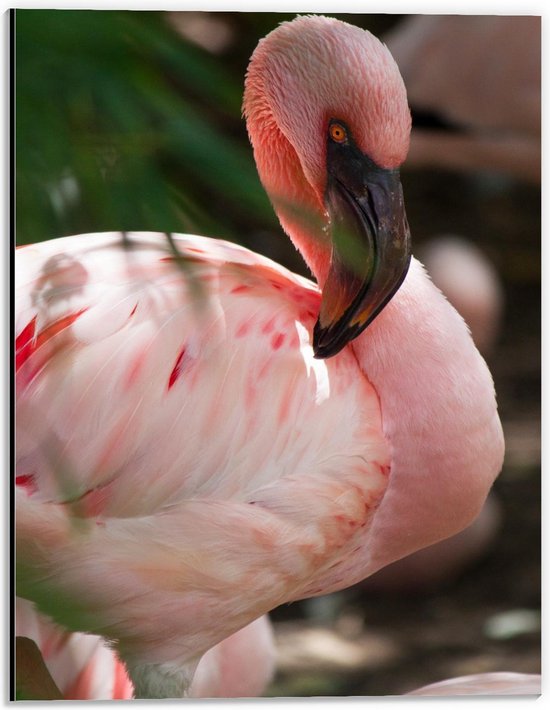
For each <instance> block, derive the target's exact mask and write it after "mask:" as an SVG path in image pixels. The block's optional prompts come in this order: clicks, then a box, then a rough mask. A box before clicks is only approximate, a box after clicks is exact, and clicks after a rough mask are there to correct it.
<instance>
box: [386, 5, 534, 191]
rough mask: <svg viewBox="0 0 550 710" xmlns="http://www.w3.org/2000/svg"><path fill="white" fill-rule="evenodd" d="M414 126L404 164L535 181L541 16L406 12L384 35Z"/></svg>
mask: <svg viewBox="0 0 550 710" xmlns="http://www.w3.org/2000/svg"><path fill="white" fill-rule="evenodd" d="M384 41H385V42H386V43H387V45H388V47H389V49H390V51H391V52H392V54H393V56H394V57H395V59H396V61H397V63H398V64H399V66H400V68H401V72H402V74H403V78H404V80H405V85H406V87H407V92H408V94H409V100H410V102H411V106H412V107H413V111H414V110H415V109H416V110H417V111H418V112H419V113H424V114H431V115H432V116H435V117H436V118H438V119H440V120H442V121H443V122H444V124H445V123H446V124H447V126H446V130H438V129H436V128H429V127H422V126H418V128H415V129H414V130H413V133H412V139H411V150H410V155H409V160H408V163H407V165H408V166H409V167H411V166H416V167H424V166H439V167H443V168H450V169H454V170H460V171H466V172H468V171H475V170H492V171H495V172H499V173H502V174H506V175H509V176H512V177H514V178H516V179H518V180H523V181H527V182H530V183H534V184H537V183H540V165H541V161H540V155H541V138H540V131H541V18H540V17H536V16H523V17H520V16H509V17H506V16H496V15H492V16H491V15H486V16H480V15H475V16H472V15H470V16H468V15H442V16H437V15H412V16H410V17H408V18H407V19H406V20H404V21H403V22H401V23H399V24H398V25H397V26H396V27H395V29H392V30H391V31H390V32H389V33H388V34H387V35H386V36H385V37H384Z"/></svg>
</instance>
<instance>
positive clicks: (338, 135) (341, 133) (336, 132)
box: [328, 123, 348, 143]
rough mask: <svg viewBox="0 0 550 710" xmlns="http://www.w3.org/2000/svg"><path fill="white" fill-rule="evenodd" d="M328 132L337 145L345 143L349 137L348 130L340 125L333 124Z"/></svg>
mask: <svg viewBox="0 0 550 710" xmlns="http://www.w3.org/2000/svg"><path fill="white" fill-rule="evenodd" d="M328 132H329V135H330V137H331V138H332V140H333V141H336V143H343V142H344V141H345V140H346V138H347V137H348V134H347V133H346V129H345V128H344V126H342V125H341V124H340V123H331V124H330V126H329V129H328Z"/></svg>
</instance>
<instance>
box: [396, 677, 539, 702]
mask: <svg viewBox="0 0 550 710" xmlns="http://www.w3.org/2000/svg"><path fill="white" fill-rule="evenodd" d="M540 694H541V677H540V675H539V674H537V673H506V672H497V673H476V674H474V675H464V676H460V677H458V678H448V679H447V680H442V681H439V682H438V683H431V684H430V685H425V686H424V687H423V688H418V690H413V691H411V692H410V693H407V695H440V696H447V697H448V696H456V695H540Z"/></svg>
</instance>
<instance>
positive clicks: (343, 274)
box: [15, 17, 503, 697]
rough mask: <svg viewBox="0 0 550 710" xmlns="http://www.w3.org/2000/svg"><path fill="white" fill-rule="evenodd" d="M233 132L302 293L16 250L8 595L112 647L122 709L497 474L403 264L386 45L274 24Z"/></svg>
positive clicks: (187, 270) (91, 246) (209, 246)
mask: <svg viewBox="0 0 550 710" xmlns="http://www.w3.org/2000/svg"><path fill="white" fill-rule="evenodd" d="M350 47H351V48H355V50H357V51H354V52H353V53H351V54H350ZM359 70H360V71H361V72H362V76H363V78H364V80H365V81H366V84H365V86H363V87H362V89H361V91H360V92H358V93H357V94H356V95H355V96H354V95H353V92H352V93H350V91H349V90H350V89H351V88H352V87H353V86H356V84H357V81H356V76H355V72H356V71H359ZM354 77H355V78H354ZM297 79H299V80H298V81H297ZM321 84H322V86H321ZM321 88H322V91H321ZM300 89H302V90H303V91H301V92H300ZM353 98H355V103H354V101H353ZM304 102H305V103H304ZM356 103H357V104H358V105H356ZM306 108H307V110H306ZM244 112H245V115H246V116H247V126H248V131H249V134H250V138H251V141H252V144H253V148H254V153H255V157H256V162H257V165H258V169H259V173H260V177H261V179H262V182H263V183H264V185H265V186H266V188H267V190H268V192H269V194H270V197H271V199H272V201H273V203H274V205H275V207H276V209H277V212H278V215H279V218H280V220H281V223H282V225H283V227H284V228H285V230H286V231H287V232H288V234H289V236H290V237H291V238H292V239H293V241H294V243H295V244H296V245H297V246H298V247H299V248H300V250H301V251H302V253H303V254H304V256H305V258H306V260H307V261H308V263H309V265H310V267H311V268H312V270H313V272H314V273H315V275H316V277H317V280H318V283H319V286H317V285H314V284H313V283H311V282H309V281H308V280H306V279H303V278H300V277H298V276H296V275H294V274H291V273H290V272H288V271H287V270H286V269H284V268H283V267H281V266H278V265H276V264H274V263H273V262H272V261H270V260H268V259H265V258H264V257H261V256H259V255H257V254H253V253H252V252H249V251H247V250H245V249H243V248H241V247H238V246H236V245H233V244H229V243H225V242H220V241H216V240H211V239H208V238H204V237H193V236H188V235H172V240H173V248H172V247H170V246H169V241H168V240H167V239H166V236H165V235H162V234H154V233H132V234H128V235H126V236H125V237H123V235H121V234H120V233H109V234H99V235H98V234H96V235H81V236H78V237H68V238H64V239H60V240H55V241H52V242H49V243H45V244H40V245H32V246H29V247H25V248H23V249H20V250H18V252H17V259H16V261H17V264H16V284H15V294H16V315H15V325H16V337H17V342H16V348H17V353H16V364H17V375H16V388H17V478H16V483H17V517H16V524H17V528H16V535H17V557H18V569H17V572H18V579H17V589H18V593H19V594H20V595H22V596H23V597H25V598H27V599H30V600H32V601H33V602H34V603H35V604H36V605H37V607H38V609H39V610H40V611H41V612H43V613H45V614H47V615H49V616H51V617H52V618H53V619H54V620H55V621H56V622H58V623H60V624H62V625H63V626H65V627H66V628H67V629H69V630H73V631H84V632H89V633H92V634H97V635H100V636H102V637H104V638H106V639H108V640H110V641H111V642H112V643H113V644H115V645H116V650H117V653H118V654H119V656H120V657H121V658H122V659H123V661H124V662H125V663H126V666H127V668H128V671H129V674H130V677H131V680H132V682H133V684H134V688H135V692H136V695H137V696H138V697H179V696H181V695H183V694H188V693H189V692H190V688H191V683H192V680H193V675H194V673H195V670H196V668H197V664H198V662H199V660H200V658H201V656H202V655H203V654H204V653H205V652H206V651H208V649H210V648H212V647H214V646H215V645H216V644H218V643H220V642H221V641H223V640H224V639H225V638H227V637H228V636H230V635H231V634H233V633H235V632H236V631H238V630H239V629H241V628H243V627H245V626H246V625H247V624H249V623H251V622H252V621H253V620H254V619H256V618H258V617H260V616H261V615H262V614H264V613H266V612H267V611H269V610H270V609H272V608H273V607H275V606H277V605H279V604H282V603H284V602H288V601H292V600H296V599H300V598H303V597H307V596H314V595H317V594H325V593H328V592H331V591H335V590H338V589H341V588H343V587H346V586H349V585H350V584H354V583H355V582H358V581H359V580H361V579H363V578H365V577H366V576H368V575H370V574H372V573H373V572H375V571H376V570H378V569H380V568H381V567H383V566H385V565H387V564H389V563H390V562H392V561H394V560H396V559H398V558H400V557H403V556H404V555H406V554H409V553H411V552H413V551H415V550H417V549H419V548H421V547H423V546H426V545H428V544H430V543H433V542H436V541H437V540H440V539H443V538H445V537H448V536H450V535H452V534H454V533H456V532H458V531H459V530H461V529H462V528H464V527H465V526H466V525H468V524H469V523H470V522H471V521H472V520H473V518H474V517H475V516H476V515H477V514H478V512H479V510H480V508H481V506H482V505H483V501H484V500H485V497H486V495H487V492H488V490H489V488H490V486H491V484H492V482H493V480H494V478H495V476H496V475H497V473H498V471H499V470H500V466H501V464H502V457H503V441H502V430H501V427H500V422H499V419H498V414H497V411H496V404H495V399H494V391H493V385H492V380H491V376H490V374H489V372H488V370H487V367H486V365H485V363H484V361H483V359H482V358H481V357H480V355H479V353H478V352H477V350H476V348H475V346H474V345H473V343H472V340H471V337H470V335H469V333H468V330H467V328H466V326H465V324H464V322H463V320H462V319H461V318H460V316H459V315H458V314H457V313H456V311H455V310H454V309H453V308H452V307H451V306H450V305H449V303H448V302H447V301H446V299H445V298H444V297H443V296H442V294H441V293H440V292H439V291H438V289H437V288H435V286H434V285H433V284H432V283H431V282H430V280H429V278H428V277H427V275H426V273H425V271H424V269H423V267H422V266H421V264H420V263H419V262H417V261H416V260H415V259H414V258H412V259H411V256H410V240H409V230H408V225H407V221H406V215H405V211H404V203H403V195H402V190H401V185H400V182H399V174H398V169H397V168H398V165H399V163H400V161H402V160H403V158H404V156H405V155H406V151H407V147H408V133H409V129H410V116H409V113H408V108H407V104H406V96H405V92H404V87H403V84H402V81H401V78H400V76H399V72H398V70H397V67H396V65H395V63H394V62H393V60H392V59H391V55H390V54H389V52H388V51H387V49H386V48H385V47H384V46H383V45H382V44H381V43H380V42H378V40H376V39H375V38H374V37H373V36H372V35H370V34H369V33H366V32H363V31H362V30H358V29H357V28H354V27H351V26H350V25H346V24H345V23H341V22H337V21H335V20H330V19H328V18H320V17H309V18H307V17H306V18H298V19H296V20H294V21H293V22H291V23H285V24H283V25H281V26H280V27H279V28H277V29H276V30H275V31H274V32H273V33H271V34H270V35H269V36H268V37H267V38H266V39H265V40H263V42H262V43H260V45H259V48H258V50H256V52H255V54H254V55H253V58H252V60H251V64H250V67H249V71H248V74H247V79H246V87H245V99H244ZM369 116H370V117H371V118H372V116H374V117H376V121H374V122H372V121H370V122H369V121H367V123H368V125H367V124H365V123H364V122H365V120H366V119H368V117H369ZM308 127H309V133H308V131H307V130H306V128H308ZM319 131H320V132H321V133H320V134H319ZM348 228H351V230H349V229H348ZM348 231H351V232H352V233H354V234H355V236H356V237H357V241H356V242H354V244H355V245H356V246H357V248H358V249H359V251H358V252H356V255H357V254H362V258H361V260H358V259H357V258H355V259H350V253H349V252H346V243H345V239H343V236H342V238H341V237H340V235H345V234H347V232H348ZM374 253H375V254H376V255H377V256H376V259H373V254H374ZM367 326H368V327H367ZM366 328H367V330H365V329H366Z"/></svg>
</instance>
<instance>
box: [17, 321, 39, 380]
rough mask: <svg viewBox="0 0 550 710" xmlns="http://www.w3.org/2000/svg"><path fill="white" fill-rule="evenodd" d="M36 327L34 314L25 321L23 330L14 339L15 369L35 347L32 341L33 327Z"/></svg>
mask: <svg viewBox="0 0 550 710" xmlns="http://www.w3.org/2000/svg"><path fill="white" fill-rule="evenodd" d="M35 327H36V316H35V317H34V318H33V319H32V320H31V321H29V322H28V323H27V325H26V326H25V327H24V328H23V330H22V331H21V332H20V333H19V335H18V336H17V337H16V339H15V371H16V372H17V371H18V370H19V368H20V367H21V365H23V363H24V362H26V361H27V360H28V359H29V357H30V356H31V355H32V353H33V352H34V349H35V348H36V342H35V341H34V329H35Z"/></svg>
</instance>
